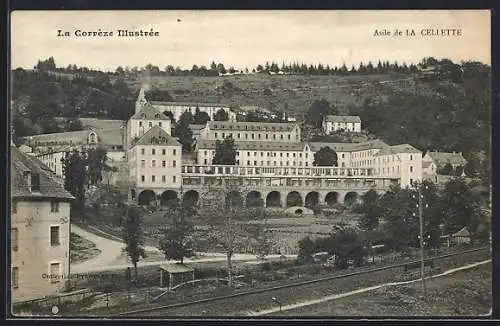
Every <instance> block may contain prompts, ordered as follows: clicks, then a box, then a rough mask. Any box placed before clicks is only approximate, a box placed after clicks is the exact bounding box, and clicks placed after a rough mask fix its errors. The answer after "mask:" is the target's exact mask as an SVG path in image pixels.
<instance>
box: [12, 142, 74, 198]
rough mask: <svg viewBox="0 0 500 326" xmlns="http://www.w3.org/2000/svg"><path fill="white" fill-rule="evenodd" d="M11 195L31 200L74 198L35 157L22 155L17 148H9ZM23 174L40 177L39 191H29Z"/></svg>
mask: <svg viewBox="0 0 500 326" xmlns="http://www.w3.org/2000/svg"><path fill="white" fill-rule="evenodd" d="M10 166H11V171H10V176H11V194H12V197H13V198H16V197H31V198H40V197H42V198H43V197H46V198H61V199H74V197H73V196H72V195H71V194H70V193H69V192H67V191H66V190H64V187H63V185H62V184H61V183H60V182H59V180H58V179H57V177H56V176H55V175H54V174H53V173H52V171H51V170H50V168H49V167H47V166H46V165H45V164H43V163H42V162H41V161H40V160H38V159H37V158H36V157H34V156H31V155H27V154H25V153H22V152H21V151H20V150H19V149H18V148H16V147H14V146H13V147H11V162H10ZM25 173H30V174H35V173H38V174H39V175H40V190H39V191H30V189H29V185H28V183H27V181H26V179H25V177H24V174H25Z"/></svg>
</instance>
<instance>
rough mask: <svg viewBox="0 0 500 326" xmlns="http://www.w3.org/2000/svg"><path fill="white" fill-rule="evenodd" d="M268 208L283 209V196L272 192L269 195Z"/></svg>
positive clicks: (267, 199)
mask: <svg viewBox="0 0 500 326" xmlns="http://www.w3.org/2000/svg"><path fill="white" fill-rule="evenodd" d="M266 207H281V194H280V192H279V191H271V192H270V193H269V194H267V196H266Z"/></svg>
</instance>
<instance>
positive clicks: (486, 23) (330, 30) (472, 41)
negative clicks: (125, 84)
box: [11, 10, 491, 71]
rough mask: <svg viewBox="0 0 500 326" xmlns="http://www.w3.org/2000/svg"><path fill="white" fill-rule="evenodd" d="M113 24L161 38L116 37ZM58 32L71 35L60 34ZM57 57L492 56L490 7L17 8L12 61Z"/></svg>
mask: <svg viewBox="0 0 500 326" xmlns="http://www.w3.org/2000/svg"><path fill="white" fill-rule="evenodd" d="M99 28H100V29H101V30H102V31H113V32H114V33H115V35H114V36H113V37H104V38H99V37H76V36H74V32H75V31H76V30H83V31H98V30H99ZM449 28H455V29H460V30H461V36H422V35H421V30H422V29H449ZM118 29H128V30H140V29H143V30H148V31H149V30H150V29H153V30H154V31H157V32H159V36H158V37H147V38H140V37H134V38H129V37H126V38H122V37H117V36H116V33H117V32H116V31H117V30H118ZM384 29H386V30H388V31H389V32H391V33H392V34H393V33H394V31H395V30H396V29H398V30H402V31H404V30H406V29H409V30H414V31H415V33H416V36H413V37H407V36H375V35H374V33H375V30H379V31H382V30H384ZM58 30H63V31H68V32H70V34H71V36H70V37H58V36H57V34H58V32H57V31H58ZM50 56H52V57H54V59H55V62H56V65H57V66H58V67H66V66H67V65H68V64H76V65H77V66H86V67H88V68H93V69H99V70H104V71H114V70H115V69H116V67H118V66H122V67H126V66H128V67H133V66H138V67H143V66H145V65H146V64H148V63H151V64H153V65H157V66H159V67H160V69H162V70H163V69H164V68H165V67H166V66H167V65H173V66H174V67H175V66H179V67H181V68H183V69H190V68H191V67H192V66H193V64H196V65H198V66H200V65H206V66H209V65H210V63H211V62H212V61H215V62H216V63H218V62H222V63H224V65H225V66H226V68H229V67H231V66H234V67H235V68H236V69H244V68H245V67H248V68H249V69H252V68H255V67H256V66H257V65H258V64H264V63H265V62H266V61H269V62H272V61H274V62H277V63H278V64H279V65H281V63H282V62H285V63H290V62H299V63H302V62H303V63H306V64H311V63H313V64H317V63H322V64H325V65H326V64H329V65H332V66H341V65H342V64H343V63H345V64H346V65H347V66H348V67H350V66H351V65H356V66H357V65H359V63H360V62H361V61H362V62H364V63H366V62H368V61H372V62H375V63H376V62H378V60H389V61H391V62H392V61H397V62H398V63H403V62H405V63H408V64H409V63H418V62H420V61H421V59H422V58H424V57H428V56H433V57H435V58H438V59H439V58H449V59H451V60H453V61H455V62H460V61H462V60H477V61H481V62H483V63H486V64H490V63H491V58H490V56H491V31H490V12H489V11H488V10H442V11H438V10H420V11H413V10H403V11H401V10H400V11H385V10H384V11H382V10H371V11H369V10H365V11H360V10H355V11H354V10H353V11H345V10H343V11H333V10H328V11H326V10H325V11H304V10H297V11H288V10H280V11H277V10H275V11H255V10H251V11H250V10H248V11H236V10H226V11H215V10H189V11H173V10H165V11H43V12H42V11H14V12H13V13H12V15H11V67H12V68H13V69H15V68H18V67H22V68H32V67H33V66H34V65H36V63H37V62H38V60H39V59H46V58H48V57H50Z"/></svg>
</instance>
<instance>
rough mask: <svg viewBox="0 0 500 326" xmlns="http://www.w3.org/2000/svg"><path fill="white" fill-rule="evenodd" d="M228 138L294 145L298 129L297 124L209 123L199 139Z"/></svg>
mask: <svg viewBox="0 0 500 326" xmlns="http://www.w3.org/2000/svg"><path fill="white" fill-rule="evenodd" d="M228 136H231V137H232V138H233V139H234V140H235V141H250V142H281V143H296V142H300V127H299V125H298V124H297V123H255V122H234V121H209V122H207V125H206V126H205V128H203V129H202V130H201V132H200V136H199V139H202V140H223V139H224V138H226V137H228Z"/></svg>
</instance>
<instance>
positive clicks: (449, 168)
mask: <svg viewBox="0 0 500 326" xmlns="http://www.w3.org/2000/svg"><path fill="white" fill-rule="evenodd" d="M452 172H453V167H452V166H451V164H450V163H446V165H445V166H443V167H442V168H441V169H439V174H442V175H451V174H452Z"/></svg>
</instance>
